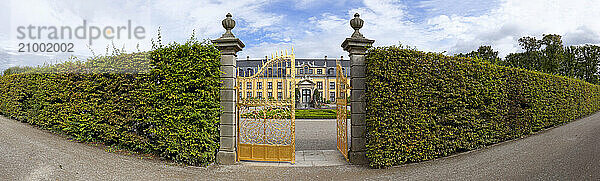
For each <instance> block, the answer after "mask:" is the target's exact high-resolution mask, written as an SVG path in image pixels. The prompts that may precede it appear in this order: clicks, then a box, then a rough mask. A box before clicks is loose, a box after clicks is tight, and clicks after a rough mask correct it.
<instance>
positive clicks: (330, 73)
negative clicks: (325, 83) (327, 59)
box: [327, 68, 335, 75]
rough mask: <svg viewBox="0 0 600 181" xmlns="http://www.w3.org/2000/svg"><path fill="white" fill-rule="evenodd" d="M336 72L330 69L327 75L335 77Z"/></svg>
mask: <svg viewBox="0 0 600 181" xmlns="http://www.w3.org/2000/svg"><path fill="white" fill-rule="evenodd" d="M334 71H335V70H333V68H330V69H328V70H327V74H328V75H333V74H335V72H334Z"/></svg>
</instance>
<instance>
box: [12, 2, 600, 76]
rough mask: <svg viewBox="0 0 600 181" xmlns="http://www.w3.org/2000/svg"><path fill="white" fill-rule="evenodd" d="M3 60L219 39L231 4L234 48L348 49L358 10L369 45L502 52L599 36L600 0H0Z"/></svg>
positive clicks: (310, 53)
mask: <svg viewBox="0 0 600 181" xmlns="http://www.w3.org/2000/svg"><path fill="white" fill-rule="evenodd" d="M1 1H2V2H0V8H1V9H3V10H7V11H2V12H0V16H1V22H0V69H4V68H6V67H10V66H15V65H39V64H43V63H54V62H61V61H64V60H65V59H66V57H68V56H70V55H75V56H77V57H80V58H83V59H84V58H85V57H87V56H90V55H92V52H94V53H95V54H103V53H106V46H107V45H111V44H115V46H117V47H119V48H122V47H125V50H127V51H128V52H133V51H137V47H138V45H139V49H140V50H142V51H145V50H149V49H150V47H151V43H150V42H151V41H150V39H151V38H152V37H155V36H156V31H157V29H158V28H159V27H160V28H161V30H162V36H163V42H172V41H177V42H183V41H185V39H187V38H188V37H189V36H190V35H191V33H192V30H196V34H197V36H198V37H199V38H201V39H215V38H218V37H219V36H220V35H221V34H222V33H223V32H224V29H223V28H222V26H221V23H220V21H221V20H222V19H223V18H224V17H225V14H227V13H228V12H231V13H232V14H233V18H234V20H236V22H237V26H236V28H235V29H234V30H233V32H234V34H235V35H236V36H237V37H238V38H240V39H241V40H242V41H243V42H244V43H245V44H246V48H244V50H243V51H242V52H240V53H239V56H240V57H246V56H250V57H251V58H258V57H264V56H265V55H267V54H270V53H271V52H273V51H276V50H281V49H286V48H288V49H289V48H290V47H291V46H294V48H295V49H296V54H297V56H298V57H323V56H328V57H339V56H347V53H345V52H343V50H342V49H341V47H340V44H341V43H342V41H343V40H344V38H346V37H349V36H350V35H351V34H352V29H351V28H350V26H349V23H348V22H349V20H350V19H351V18H352V15H353V14H354V13H360V14H361V18H362V19H363V20H365V26H364V28H363V29H362V30H361V32H362V33H363V34H364V35H365V36H366V37H367V38H370V39H374V40H375V41H376V42H375V46H388V45H397V44H399V43H402V44H404V45H410V46H415V47H417V48H418V49H420V50H424V51H434V52H446V54H455V53H462V52H469V51H472V50H474V49H476V48H477V47H478V46H480V45H491V46H492V47H493V48H494V49H495V50H498V51H499V52H500V55H501V56H505V55H507V54H508V53H511V52H517V51H520V47H519V46H518V44H517V42H516V41H517V40H518V38H520V37H522V36H537V37H540V36H541V35H542V34H549V33H553V34H560V35H563V37H564V38H563V40H564V42H565V43H566V44H569V45H578V44H586V43H587V44H599V43H600V21H598V20H597V19H598V17H600V11H598V9H600V1H599V0H527V1H524V0H422V1H415V0H395V1H394V0H337V1H323V0H299V1H291V0H237V1H220V0H177V1H154V0H130V1H116V0H115V1H91V0H84V1H78V0H64V1H55V0H47V1H43V0H40V1H34V0H1ZM83 20H86V21H88V23H90V24H93V25H97V26H118V25H123V24H125V23H126V22H127V20H131V21H132V22H133V24H135V25H139V26H143V27H144V28H145V30H146V32H145V33H146V34H145V35H146V37H145V38H144V39H132V40H129V39H119V40H107V39H99V40H96V41H94V43H93V44H92V45H91V46H90V45H88V41H85V40H49V39H41V40H21V39H17V38H16V37H17V35H18V34H17V31H16V30H17V27H18V26H26V25H37V26H50V25H54V26H64V25H68V26H73V27H75V26H78V25H81V24H82V21H83ZM27 42H29V43H35V42H39V43H47V42H53V43H54V42H56V43H61V42H72V43H74V44H75V52H73V53H22V52H18V51H17V50H18V44H19V43H27Z"/></svg>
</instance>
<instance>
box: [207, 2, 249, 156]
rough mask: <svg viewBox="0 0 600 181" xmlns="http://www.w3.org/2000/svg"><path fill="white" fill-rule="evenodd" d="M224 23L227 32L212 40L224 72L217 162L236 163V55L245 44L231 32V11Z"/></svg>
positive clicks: (232, 21)
mask: <svg viewBox="0 0 600 181" xmlns="http://www.w3.org/2000/svg"><path fill="white" fill-rule="evenodd" d="M222 24H223V28H225V30H226V32H225V33H224V34H223V35H222V36H221V37H220V38H218V39H215V40H212V43H213V44H214V45H215V47H217V48H218V49H219V50H220V51H221V67H220V68H221V71H222V72H223V73H222V74H221V82H222V87H223V89H222V90H221V91H220V96H221V107H222V109H223V114H222V115H221V118H220V123H219V136H220V137H219V139H220V140H219V141H220V147H219V152H218V153H217V163H219V164H234V163H235V162H236V160H237V157H236V149H237V148H236V147H237V141H236V139H237V135H236V134H237V128H236V127H237V121H236V119H237V115H236V101H237V95H238V93H237V92H236V89H235V84H236V80H235V79H236V77H237V74H236V70H237V69H236V67H237V66H236V57H237V52H239V51H242V48H244V46H245V45H244V43H242V41H240V39H238V38H236V37H235V36H233V33H231V29H233V28H234V27H235V21H234V20H233V19H231V14H230V13H227V16H226V18H225V19H224V20H223V21H222Z"/></svg>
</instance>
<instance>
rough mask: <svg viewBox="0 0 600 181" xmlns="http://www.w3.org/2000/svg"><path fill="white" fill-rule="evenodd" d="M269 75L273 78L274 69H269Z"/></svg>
mask: <svg viewBox="0 0 600 181" xmlns="http://www.w3.org/2000/svg"><path fill="white" fill-rule="evenodd" d="M267 75H268V76H269V77H271V76H273V69H272V68H268V69H267Z"/></svg>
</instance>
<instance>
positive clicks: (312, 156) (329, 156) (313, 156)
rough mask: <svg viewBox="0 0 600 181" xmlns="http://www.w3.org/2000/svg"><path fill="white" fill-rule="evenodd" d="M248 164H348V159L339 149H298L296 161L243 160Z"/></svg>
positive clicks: (285, 165)
mask: <svg viewBox="0 0 600 181" xmlns="http://www.w3.org/2000/svg"><path fill="white" fill-rule="evenodd" d="M241 164H242V165H248V166H278V167H315V166H340V165H348V164H349V163H348V161H346V159H345V158H344V156H342V154H341V153H340V151H338V150H306V151H296V163H294V164H292V163H290V162H253V161H242V162H241Z"/></svg>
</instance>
